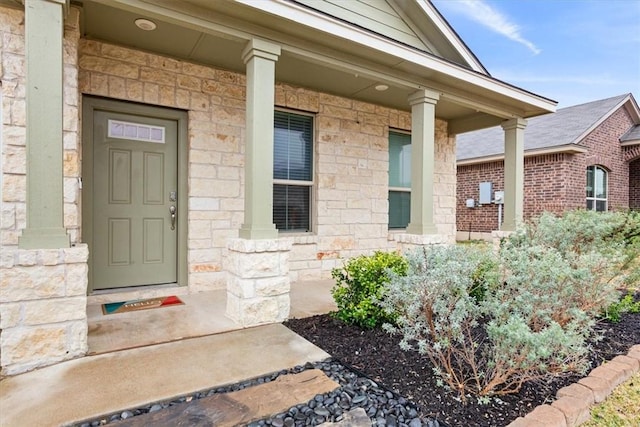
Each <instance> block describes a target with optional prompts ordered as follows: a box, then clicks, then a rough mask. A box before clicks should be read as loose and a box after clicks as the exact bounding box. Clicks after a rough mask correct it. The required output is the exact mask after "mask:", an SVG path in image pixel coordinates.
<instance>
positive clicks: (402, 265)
mask: <svg viewBox="0 0 640 427" xmlns="http://www.w3.org/2000/svg"><path fill="white" fill-rule="evenodd" d="M406 269H407V261H406V260H405V259H404V258H403V257H402V255H400V254H398V253H395V252H380V251H377V252H375V253H374V254H373V255H370V256H367V255H362V256H359V257H357V258H352V259H350V260H349V261H348V262H347V263H346V265H345V266H344V267H342V268H334V269H333V270H332V271H331V276H332V277H333V278H334V279H335V280H336V285H335V286H334V287H333V288H332V289H331V295H332V296H333V299H334V300H335V302H336V304H337V306H338V311H337V312H336V313H334V315H335V317H337V318H338V319H340V320H342V321H344V322H346V323H349V324H353V325H357V326H360V327H362V328H374V327H376V326H380V325H382V324H383V323H385V322H392V323H393V322H394V315H393V313H386V312H385V311H384V310H383V309H382V307H381V306H380V302H379V299H380V297H381V295H382V289H383V287H384V285H385V284H386V283H388V281H389V280H388V277H387V272H388V271H392V272H394V273H395V274H397V275H403V274H405V272H406Z"/></svg>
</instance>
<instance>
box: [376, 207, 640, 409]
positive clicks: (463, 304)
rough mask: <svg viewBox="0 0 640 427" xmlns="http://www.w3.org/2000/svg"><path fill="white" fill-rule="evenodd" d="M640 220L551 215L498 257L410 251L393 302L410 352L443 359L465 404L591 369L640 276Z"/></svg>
mask: <svg viewBox="0 0 640 427" xmlns="http://www.w3.org/2000/svg"><path fill="white" fill-rule="evenodd" d="M634 221H637V217H632V218H630V216H629V214H624V213H595V212H587V211H575V212H568V213H566V214H564V215H563V216H561V217H555V216H553V215H550V214H543V215H542V216H541V217H540V218H538V219H536V220H535V221H533V222H531V223H530V224H528V225H527V226H526V227H523V228H522V229H521V230H519V232H517V233H514V234H512V235H511V236H510V237H508V238H506V239H505V240H504V241H503V242H502V244H501V247H500V250H499V251H498V253H497V254H496V255H495V257H497V258H494V257H493V255H492V253H490V252H489V251H482V250H480V249H478V248H473V247H468V246H467V245H465V247H462V246H451V247H431V248H425V249H421V250H417V251H414V252H412V253H409V254H407V259H408V261H409V268H408V271H407V274H406V275H405V276H401V275H393V274H392V275H391V280H390V283H389V285H388V286H387V287H386V288H385V294H384V298H383V300H382V301H383V305H384V307H385V309H387V310H388V312H389V313H396V315H397V319H396V320H397V322H396V325H395V326H394V325H386V326H385V328H386V329H388V330H390V331H392V332H399V333H401V334H402V340H401V346H402V347H403V348H404V349H415V350H417V351H419V352H420V353H421V354H424V355H426V356H427V357H428V358H429V359H430V360H431V361H432V363H433V365H434V367H435V368H434V369H435V373H436V374H437V375H439V377H440V379H441V381H442V383H443V384H446V385H447V386H448V387H449V388H450V389H452V390H454V391H456V392H458V393H459V396H460V398H461V399H462V400H465V397H466V396H467V395H468V394H469V393H471V394H475V395H479V396H491V395H503V394H508V393H513V392H518V391H519V390H520V388H521V386H522V385H523V384H524V383H525V382H527V381H530V380H535V379H540V378H545V377H548V376H554V375H561V374H563V373H565V372H569V371H570V372H583V371H584V370H585V369H586V368H587V358H586V354H587V345H586V341H587V339H588V338H589V337H590V336H592V334H593V325H594V324H595V319H596V317H597V316H598V314H599V313H600V312H601V310H602V309H603V307H608V306H610V304H611V303H612V302H614V301H615V299H616V295H617V291H616V288H617V287H619V286H620V285H622V284H624V283H625V281H626V280H628V278H629V277H633V276H632V275H633V274H635V273H636V270H635V269H634V267H633V266H634V265H636V266H637V264H634V263H637V254H638V251H637V250H638V246H637V245H638V240H637V235H638V229H637V222H634Z"/></svg>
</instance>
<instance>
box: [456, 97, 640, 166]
mask: <svg viewBox="0 0 640 427" xmlns="http://www.w3.org/2000/svg"><path fill="white" fill-rule="evenodd" d="M629 96H631V95H630V94H624V95H619V96H614V97H612V98H607V99H601V100H599V101H592V102H588V103H586V104H580V105H574V106H572V107H566V108H561V109H559V110H558V111H557V112H555V113H552V114H546V115H544V116H538V117H534V118H532V119H529V120H528V124H527V127H526V128H525V130H524V132H525V138H524V149H525V151H526V150H535V149H540V148H550V147H557V146H561V145H568V144H578V143H579V142H580V139H581V138H582V136H583V135H584V134H585V132H587V131H588V130H590V129H591V128H592V127H593V126H594V125H596V124H597V123H598V122H599V121H600V119H602V118H603V117H604V116H605V115H607V114H608V113H610V112H612V111H611V110H612V109H614V108H615V107H617V106H618V105H619V104H620V103H621V102H623V101H624V100H625V98H627V97H629ZM635 132H638V133H640V129H636V130H635ZM627 135H628V134H627ZM636 138H640V135H636ZM456 145H457V153H456V154H457V159H458V160H468V159H474V158H478V157H486V156H494V155H501V154H503V153H504V131H503V129H502V127H500V126H497V127H493V128H488V129H482V130H479V131H475V132H468V133H464V134H460V135H458V137H457V144H456Z"/></svg>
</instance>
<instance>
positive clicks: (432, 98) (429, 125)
mask: <svg viewBox="0 0 640 427" xmlns="http://www.w3.org/2000/svg"><path fill="white" fill-rule="evenodd" d="M438 99H440V95H439V93H438V92H435V91H432V90H429V89H423V90H419V91H417V92H414V93H413V94H412V95H411V96H410V97H409V104H410V105H411V217H410V222H409V225H408V226H407V233H409V234H418V235H424V234H435V233H436V232H437V229H436V226H435V223H434V221H433V177H434V169H435V135H436V127H435V126H436V125H435V123H436V115H435V114H436V103H437V102H438Z"/></svg>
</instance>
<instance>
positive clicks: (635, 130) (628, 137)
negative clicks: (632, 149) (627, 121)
mask: <svg viewBox="0 0 640 427" xmlns="http://www.w3.org/2000/svg"><path fill="white" fill-rule="evenodd" d="M637 140H640V125H635V126H634V127H632V128H631V129H630V130H629V132H627V133H625V134H624V135H622V136H621V137H620V142H627V141H637Z"/></svg>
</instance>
